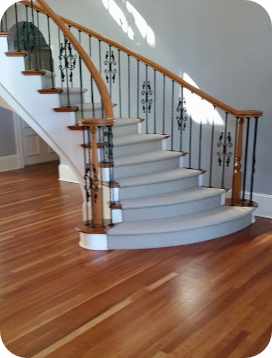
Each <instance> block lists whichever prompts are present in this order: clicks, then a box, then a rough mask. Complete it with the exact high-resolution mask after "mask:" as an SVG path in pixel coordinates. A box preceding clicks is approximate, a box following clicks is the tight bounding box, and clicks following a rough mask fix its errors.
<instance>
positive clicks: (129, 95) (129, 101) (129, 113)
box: [128, 55, 131, 118]
mask: <svg viewBox="0 0 272 358" xmlns="http://www.w3.org/2000/svg"><path fill="white" fill-rule="evenodd" d="M130 90H131V88H130V55H128V118H130V116H131V93H130Z"/></svg>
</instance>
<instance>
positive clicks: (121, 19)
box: [102, 0, 134, 40]
mask: <svg viewBox="0 0 272 358" xmlns="http://www.w3.org/2000/svg"><path fill="white" fill-rule="evenodd" d="M102 2H103V5H104V6H105V8H106V9H107V10H108V12H109V14H110V15H111V17H112V18H113V19H114V20H115V22H116V23H117V24H118V25H119V26H120V27H121V29H122V30H123V31H124V32H125V33H126V34H127V35H128V37H129V38H130V39H131V40H134V31H133V30H132V28H131V27H130V26H129V24H128V21H127V18H126V15H125V14H124V12H123V10H122V9H121V8H120V6H119V5H117V3H116V2H115V1H114V0H102Z"/></svg>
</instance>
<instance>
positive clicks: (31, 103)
mask: <svg viewBox="0 0 272 358" xmlns="http://www.w3.org/2000/svg"><path fill="white" fill-rule="evenodd" d="M44 4H46V3H45V2H44V1H38V5H39V6H41V8H42V6H43V5H44ZM27 6H30V4H29V3H28V5H27ZM44 6H45V5H44ZM43 11H44V12H47V13H49V15H50V17H52V18H53V20H55V17H56V16H58V15H56V14H54V12H53V10H52V9H51V10H50V12H48V8H47V7H46V6H45V8H44V9H43ZM53 15H54V16H53ZM58 21H61V18H60V17H58ZM62 21H63V20H62ZM55 22H56V21H55ZM56 23H57V24H58V22H56ZM63 26H65V25H64V24H63ZM66 28H67V27H66ZM6 30H7V31H5V33H3V32H2V36H1V37H0V66H1V75H0V95H1V97H3V98H4V99H5V100H6V102H8V104H9V105H10V106H11V107H13V108H14V110H15V111H16V112H17V113H18V114H19V115H20V116H21V117H22V118H23V119H24V120H25V121H26V122H27V123H28V124H29V125H30V126H31V127H32V128H33V129H34V130H35V131H36V132H37V133H38V134H39V135H40V136H41V137H42V138H43V139H44V140H45V141H46V142H47V143H48V144H49V145H50V146H51V147H52V148H53V149H54V150H55V151H56V153H57V154H59V155H60V156H61V157H63V158H65V159H66V160H67V161H68V162H69V163H70V165H71V167H72V168H73V169H74V171H75V172H76V174H77V177H78V179H79V182H80V183H81V187H82V191H83V193H84V195H85V191H86V192H87V194H86V197H85V209H86V210H87V213H86V212H85V214H84V220H85V225H83V226H80V228H79V230H80V245H81V246H82V247H84V248H87V249H95V250H108V249H144V248H158V247H167V246H176V245H186V244H191V243H196V242H202V241H205V240H210V239H215V238H219V237H222V236H225V235H229V234H231V233H234V232H237V231H239V230H242V229H243V228H245V227H247V226H249V225H250V224H251V223H252V222H253V221H254V205H253V202H252V198H251V202H250V203H249V204H248V205H246V201H245V200H244V201H243V200H241V201H239V202H237V200H235V197H234V196H233V197H232V200H231V201H230V204H231V205H229V203H228V205H226V192H227V191H228V189H230V188H225V187H224V186H222V185H221V186H220V185H219V187H213V186H212V185H209V181H211V178H210V179H209V178H208V179H207V175H208V174H209V173H208V172H209V170H210V167H209V168H204V169H203V168H201V167H198V168H196V169H195V168H193V167H192V165H188V164H192V138H191V143H190V141H189V144H188V147H187V148H184V149H182V148H178V149H177V150H173V142H174V141H175V138H174V134H173V132H174V129H173V122H171V123H172V126H169V127H168V130H166V131H163V133H166V134H161V133H160V132H158V131H157V132H156V131H154V132H153V133H151V132H150V131H148V130H146V126H147V121H148V118H147V117H146V118H145V119H141V118H137V115H136V116H135V117H134V118H132V116H131V115H130V116H127V118H125V117H122V118H120V119H114V120H113V119H112V118H109V116H107V115H106V114H107V113H104V111H105V112H106V106H105V98H103V95H102V94H103V91H102V92H100V95H101V99H100V101H97V102H94V101H93V100H92V101H91V102H90V100H89V99H90V98H91V97H92V93H90V90H89V89H88V88H84V85H82V83H81V85H80V86H79V87H72V88H66V87H65V86H64V87H62V88H61V87H58V88H55V87H53V88H52V86H51V81H52V79H54V81H55V78H56V76H57V74H56V73H55V71H53V69H52V71H53V72H50V71H49V72H48V71H29V70H27V69H26V68H25V61H24V57H25V56H26V53H25V52H24V51H22V50H20V51H13V52H10V51H9V49H8V42H7V36H8V29H6ZM72 40H73V41H74V39H72ZM74 46H75V44H74ZM75 49H77V47H76V46H75ZM158 70H159V69H158V68H157V71H158ZM93 75H94V74H93V73H91V76H93ZM91 79H92V80H93V78H91ZM102 80H103V79H102V77H101V81H102ZM172 81H174V79H172ZM179 81H180V82H179V85H181V83H182V84H183V85H185V84H184V83H183V80H182V79H180V80H179ZM187 85H188V86H189V87H190V85H189V84H187ZM67 92H69V93H68V95H69V103H68V104H67ZM196 92H197V90H196ZM172 94H173V92H172ZM207 98H208V99H212V97H209V96H208V95H207ZM112 101H114V99H112ZM117 102H118V101H117ZM220 103H221V102H220ZM120 106H121V104H120V102H119V103H116V104H112V110H113V111H114V113H115V118H117V117H118V114H119V113H120V112H121V110H120ZM230 108H231V107H227V110H228V111H227V112H226V113H229V112H230ZM223 109H224V108H223ZM233 111H234V110H233ZM249 113H251V112H248V111H247V112H245V113H244V114H243V113H242V112H238V111H237V116H236V115H235V113H231V114H233V115H234V116H235V117H237V118H240V119H241V118H246V119H248V118H249V116H251V115H250V114H249ZM136 114H137V113H136ZM260 116H261V113H259V112H252V117H253V118H255V119H258V118H259V117H260ZM104 117H105V121H108V122H105V123H106V124H105V125H103V118H104ZM138 117H139V116H138ZM99 118H100V119H99ZM82 119H83V120H82ZM94 119H96V120H94ZM248 120H249V119H248ZM109 121H111V123H110V122H109ZM94 123H95V124H94ZM192 125H193V124H192V122H191V127H192ZM227 125H228V124H226V123H225V126H227ZM154 126H155V118H154ZM166 127H167V126H166ZM101 128H102V129H103V131H104V132H103V131H101ZM105 128H107V129H108V130H110V129H113V130H112V131H113V140H112V143H111V142H110V137H109V136H107V135H106V139H105V137H103V135H105ZM200 128H201V129H199V130H201V132H200V133H201V135H203V134H202V133H203V132H202V128H203V127H202V125H201V127H200ZM239 128H240V127H239V126H236V134H235V137H236V146H235V150H236V151H239V150H241V148H240V149H239V147H240V145H239V144H240V141H241V134H240V132H239ZM191 130H192V128H191ZM89 131H90V132H89ZM213 131H214V127H213ZM226 131H227V129H225V132H226ZM212 133H213V135H215V134H214V132H212ZM101 134H102V136H101ZM91 135H93V137H92V141H91V140H90V136H91ZM226 135H227V134H226V133H225V136H226ZM86 136H87V137H86ZM86 138H87V140H86ZM88 138H89V139H88ZM211 138H212V137H211ZM225 139H226V138H225ZM199 140H201V141H202V137H199ZM96 141H97V143H96ZM201 145H202V146H203V142H201V144H200V151H199V153H198V154H199V155H200V154H201V149H203V152H205V150H208V149H207V148H208V147H207V148H206V149H205V148H202V147H201ZM242 146H243V145H242ZM106 147H107V149H108V151H109V157H110V158H113V159H112V160H106V161H105V152H106V149H105V148H106ZM94 148H95V150H94ZM188 149H189V150H188ZM255 149H256V148H255ZM83 153H84V154H85V159H84V160H83ZM92 155H93V156H92ZM210 155H211V154H210V153H208V157H210ZM253 155H254V153H253ZM86 156H87V157H88V156H89V161H88V159H86ZM203 156H204V154H203ZM223 156H224V160H226V158H225V157H226V153H223ZM235 160H239V161H240V162H241V160H242V158H239V157H238V156H237V153H235V155H234V160H233V165H234V168H235V170H236V171H237V168H238V167H237V166H236V165H235ZM96 162H97V163H96ZM200 162H201V160H200ZM99 170H100V174H98V171H99ZM225 170H226V165H225ZM212 174H213V172H212ZM88 175H89V177H88ZM235 175H237V173H236V172H235V171H234V179H233V181H232V183H233V187H232V190H233V192H234V189H235V187H236V186H237V182H236V181H235ZM240 182H241V175H240ZM102 184H103V185H104V187H105V188H106V189H105V188H104V189H102ZM240 184H241V183H240ZM95 185H97V188H95ZM240 186H241V185H240ZM98 187H99V188H98ZM99 190H101V191H103V195H104V200H103V202H102V199H101V197H102V195H101V196H99V195H100V194H101V193H100V194H99ZM238 190H239V193H238V195H239V197H240V196H241V191H242V188H241V187H240V188H239V189H238ZM244 191H246V188H244ZM94 192H95V193H94ZM234 194H235V195H236V198H237V190H236V192H235V193H234ZM90 197H91V199H92V200H90ZM244 199H245V198H244ZM99 200H100V201H101V202H99ZM99 205H100V206H99ZM101 206H103V207H108V208H109V210H110V214H109V216H110V217H109V218H108V219H110V225H106V224H105V222H106V217H105V214H104V213H105V208H102V212H103V214H102V216H103V218H102V219H103V224H102V225H97V224H95V222H94V221H95V220H94V218H93V215H91V214H90V211H92V212H93V213H94V212H95V211H96V210H100V209H101ZM95 213H96V212H95ZM96 214H97V213H96Z"/></svg>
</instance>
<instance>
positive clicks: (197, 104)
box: [183, 73, 224, 125]
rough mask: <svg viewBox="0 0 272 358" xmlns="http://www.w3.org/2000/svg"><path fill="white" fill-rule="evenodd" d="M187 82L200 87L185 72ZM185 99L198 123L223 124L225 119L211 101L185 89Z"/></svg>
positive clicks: (188, 108)
mask: <svg viewBox="0 0 272 358" xmlns="http://www.w3.org/2000/svg"><path fill="white" fill-rule="evenodd" d="M183 78H184V80H185V81H186V82H188V83H190V84H191V85H193V86H195V87H197V88H199V87H198V86H197V84H196V83H195V82H194V81H193V79H192V78H191V77H190V76H189V75H188V74H187V73H184V74H183ZM184 99H185V100H186V109H187V111H188V113H189V114H190V115H191V116H192V118H193V120H194V121H195V122H197V123H203V124H207V123H214V124H216V125H223V124H224V121H223V119H222V118H221V116H220V114H219V113H218V111H217V110H215V109H214V107H213V105H212V104H210V103H209V102H207V101H205V100H203V99H201V98H200V97H199V96H198V95H196V94H193V93H192V92H191V91H189V90H187V89H184Z"/></svg>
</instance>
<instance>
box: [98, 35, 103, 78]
mask: <svg viewBox="0 0 272 358" xmlns="http://www.w3.org/2000/svg"><path fill="white" fill-rule="evenodd" d="M98 56H99V72H100V73H102V49H101V40H98Z"/></svg>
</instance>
